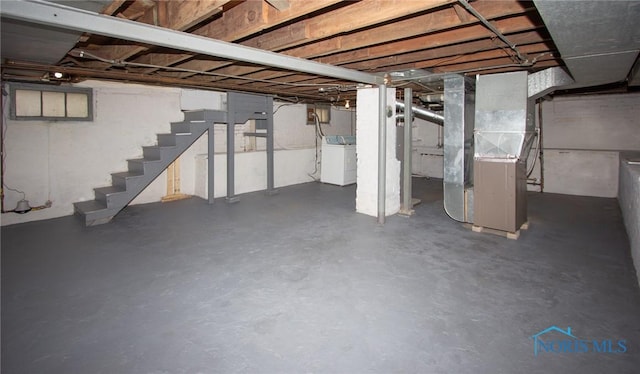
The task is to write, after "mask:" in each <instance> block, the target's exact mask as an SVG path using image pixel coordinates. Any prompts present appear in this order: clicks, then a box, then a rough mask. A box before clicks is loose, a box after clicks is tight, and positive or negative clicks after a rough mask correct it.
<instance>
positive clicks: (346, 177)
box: [320, 135, 356, 186]
mask: <svg viewBox="0 0 640 374" xmlns="http://www.w3.org/2000/svg"><path fill="white" fill-rule="evenodd" d="M320 181H321V182H322V183H330V184H336V185H338V186H346V185H348V184H353V183H356V144H355V137H354V136H339V135H334V136H325V137H324V138H323V139H322V164H321V169H320Z"/></svg>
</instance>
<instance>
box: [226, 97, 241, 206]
mask: <svg viewBox="0 0 640 374" xmlns="http://www.w3.org/2000/svg"><path fill="white" fill-rule="evenodd" d="M229 96H230V95H228V96H227V202H228V203H237V202H238V201H239V199H238V197H237V196H236V194H235V156H236V147H235V145H236V143H235V141H236V139H235V130H236V105H235V104H236V103H235V100H234V99H233V98H231V97H229Z"/></svg>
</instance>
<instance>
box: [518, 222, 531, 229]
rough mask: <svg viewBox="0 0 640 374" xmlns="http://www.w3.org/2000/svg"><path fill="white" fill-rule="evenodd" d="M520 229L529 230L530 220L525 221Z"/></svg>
mask: <svg viewBox="0 0 640 374" xmlns="http://www.w3.org/2000/svg"><path fill="white" fill-rule="evenodd" d="M520 230H529V221H527V222H525V223H523V224H522V226H520Z"/></svg>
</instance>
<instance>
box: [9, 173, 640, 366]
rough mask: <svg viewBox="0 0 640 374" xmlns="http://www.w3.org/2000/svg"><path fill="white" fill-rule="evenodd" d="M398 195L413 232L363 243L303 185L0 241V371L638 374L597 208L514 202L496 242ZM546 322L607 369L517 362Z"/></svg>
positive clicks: (638, 322)
mask: <svg viewBox="0 0 640 374" xmlns="http://www.w3.org/2000/svg"><path fill="white" fill-rule="evenodd" d="M415 184H416V187H415V194H414V195H415V196H416V197H421V198H422V199H423V200H424V203H423V204H422V205H420V206H418V207H417V208H416V215H415V216H414V217H412V218H405V217H400V216H394V217H391V218H389V219H388V222H387V224H386V225H385V226H383V227H381V226H378V225H377V224H376V223H375V218H372V217H367V216H363V215H360V214H357V213H355V212H354V196H355V188H354V187H353V186H351V187H345V188H340V187H334V186H328V185H322V184H316V183H311V184H305V185H299V186H294V187H289V188H284V189H282V190H281V193H280V195H278V196H272V197H265V196H264V195H263V194H261V193H255V194H248V195H244V196H242V200H241V202H240V203H238V204H235V205H227V204H225V203H223V202H222V201H221V202H217V203H216V204H214V205H213V206H208V205H207V204H206V203H205V202H204V201H203V200H200V199H195V198H194V199H190V200H185V201H180V202H173V203H167V204H149V205H144V206H134V207H129V208H127V209H126V210H125V211H124V212H123V213H121V214H120V215H119V216H118V217H117V218H116V219H115V220H114V221H113V222H112V223H110V224H107V225H103V226H99V227H93V228H84V227H82V226H81V225H80V223H79V221H76V220H75V219H73V218H72V217H66V218H61V219H54V220H49V221H44V222H36V223H27V224H21V225H15V226H9V227H5V228H2V366H3V368H2V373H4V374H13V373H82V374H84V373H227V372H247V373H365V372H374V373H391V372H394V373H395V372H409V373H525V372H526V373H549V372H552V373H634V372H635V373H638V370H639V368H640V290H639V288H638V283H637V280H636V278H635V274H634V271H633V267H632V263H631V258H630V254H629V245H628V241H627V238H626V234H625V231H624V228H623V225H622V222H621V215H620V212H619V208H618V206H617V202H616V200H615V199H599V198H586V197H570V196H562V195H550V194H545V195H541V194H532V195H531V196H530V199H529V203H530V208H529V218H530V222H531V227H530V229H529V230H528V231H526V232H523V233H522V235H521V236H520V239H519V240H518V241H513V240H508V239H505V238H502V237H498V236H493V235H490V234H478V233H474V232H471V231H470V230H469V229H468V228H467V227H464V226H463V225H462V224H459V223H457V222H455V221H452V220H450V219H449V218H447V216H446V215H445V213H444V212H443V209H442V201H441V187H440V182H438V181H430V182H426V181H425V180H416V181H415ZM552 325H556V326H558V327H560V328H562V329H566V328H567V327H569V326H570V327H571V329H572V331H571V332H572V334H573V335H575V336H577V337H578V338H581V339H585V340H588V341H590V340H593V339H596V340H598V341H602V340H606V339H612V340H613V344H614V348H615V347H616V342H617V340H619V339H625V340H626V341H625V345H626V347H627V352H626V353H597V352H595V353H594V352H588V353H550V352H542V353H541V354H539V355H538V356H537V357H536V356H534V341H533V340H532V339H530V336H532V335H533V334H535V333H537V332H539V331H541V330H543V329H545V328H547V327H550V326H552ZM554 334H558V333H557V332H554V333H550V335H548V336H547V340H552V339H561V338H562V335H559V336H558V335H555V336H554Z"/></svg>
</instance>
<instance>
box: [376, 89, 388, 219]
mask: <svg viewBox="0 0 640 374" xmlns="http://www.w3.org/2000/svg"><path fill="white" fill-rule="evenodd" d="M378 107H379V108H378V223H379V224H381V225H384V220H385V208H386V207H385V204H386V201H387V189H386V187H387V186H386V185H387V85H386V84H381V85H379V86H378Z"/></svg>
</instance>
